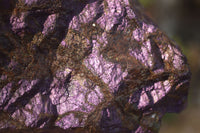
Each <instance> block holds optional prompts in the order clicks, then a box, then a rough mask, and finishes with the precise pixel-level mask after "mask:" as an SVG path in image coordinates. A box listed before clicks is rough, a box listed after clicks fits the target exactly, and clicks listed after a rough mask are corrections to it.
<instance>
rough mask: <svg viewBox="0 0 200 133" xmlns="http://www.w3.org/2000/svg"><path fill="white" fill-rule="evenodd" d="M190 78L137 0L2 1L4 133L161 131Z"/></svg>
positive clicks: (0, 123)
mask: <svg viewBox="0 0 200 133" xmlns="http://www.w3.org/2000/svg"><path fill="white" fill-rule="evenodd" d="M189 81H190V69H189V66H188V64H187V61H186V58H185V56H184V55H183V54H182V52H181V51H180V49H179V47H178V46H177V45H176V44H175V43H174V42H173V41H171V40H170V39H169V38H168V37H167V36H166V35H165V33H163V32H162V31H161V30H160V29H158V27H157V26H156V25H155V24H154V23H153V22H152V21H151V20H150V19H149V18H148V17H147V16H146V15H145V14H144V11H143V9H142V7H141V6H140V5H139V3H138V2H137V1H136V0H1V1H0V129H1V130H0V132H15V133H17V132H20V133H21V132H30V131H35V132H47V131H48V132H69V133H155V132H158V130H159V127H160V123H161V119H162V117H163V115H164V114H165V113H169V112H180V111H181V110H182V109H184V107H185V105H186V103H187V102H186V100H187V93H188V88H189Z"/></svg>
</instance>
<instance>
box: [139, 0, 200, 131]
mask: <svg viewBox="0 0 200 133" xmlns="http://www.w3.org/2000/svg"><path fill="white" fill-rule="evenodd" d="M139 1H140V3H141V4H142V5H143V6H144V7H145V11H146V12H147V14H148V15H149V16H150V17H151V18H152V19H153V20H154V22H155V23H156V24H158V26H159V27H160V28H161V29H162V30H163V31H164V32H165V33H166V34H167V35H168V36H169V37H170V38H171V39H173V40H174V41H176V42H177V44H178V45H179V46H180V47H181V49H182V51H183V53H184V54H185V55H186V56H187V59H188V63H189V64H190V68H191V71H192V81H191V87H190V89H189V97H188V104H187V108H186V109H185V110H184V111H182V112H181V113H180V114H166V115H165V116H164V119H163V121H162V126H161V129H160V133H200V0H139Z"/></svg>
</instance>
